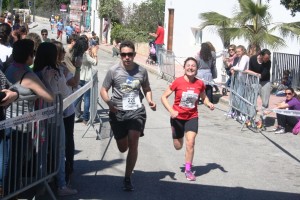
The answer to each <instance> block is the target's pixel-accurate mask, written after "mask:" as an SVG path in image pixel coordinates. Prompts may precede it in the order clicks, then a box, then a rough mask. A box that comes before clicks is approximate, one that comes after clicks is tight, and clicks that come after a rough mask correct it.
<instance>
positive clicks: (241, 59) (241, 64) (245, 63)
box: [229, 45, 249, 121]
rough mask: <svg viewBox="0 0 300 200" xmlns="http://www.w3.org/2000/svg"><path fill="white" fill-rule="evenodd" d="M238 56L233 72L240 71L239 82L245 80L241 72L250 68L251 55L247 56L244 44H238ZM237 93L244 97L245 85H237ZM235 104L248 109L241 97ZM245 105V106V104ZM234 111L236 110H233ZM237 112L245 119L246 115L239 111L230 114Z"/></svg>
mask: <svg viewBox="0 0 300 200" xmlns="http://www.w3.org/2000/svg"><path fill="white" fill-rule="evenodd" d="M236 56H237V58H238V61H237V63H236V65H234V66H233V67H231V69H230V70H231V74H234V73H235V71H238V72H237V73H239V74H238V76H236V78H237V79H238V80H239V81H237V83H243V82H244V77H245V76H244V75H243V74H242V73H241V72H243V71H246V70H248V68H249V56H247V52H246V48H245V47H244V46H243V45H238V46H237V47H236ZM236 87H237V93H238V94H239V95H240V96H241V97H244V96H245V95H244V90H245V89H244V85H237V86H236ZM233 104H235V105H234V106H238V105H237V104H239V107H240V108H241V110H243V109H246V107H245V104H244V102H243V101H240V100H239V99H236V100H235V101H234V102H233ZM243 105H244V106H243ZM232 112H234V110H233V111H232ZM235 114H237V116H235V117H238V119H239V120H241V121H244V120H245V118H244V117H245V116H243V115H240V113H239V112H237V111H236V112H234V113H229V115H231V116H232V117H233V116H234V115H235Z"/></svg>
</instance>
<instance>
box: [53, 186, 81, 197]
mask: <svg viewBox="0 0 300 200" xmlns="http://www.w3.org/2000/svg"><path fill="white" fill-rule="evenodd" d="M77 193H78V191H77V190H76V189H72V188H70V187H67V186H64V187H62V188H58V190H57V195H58V196H69V195H74V194H77Z"/></svg>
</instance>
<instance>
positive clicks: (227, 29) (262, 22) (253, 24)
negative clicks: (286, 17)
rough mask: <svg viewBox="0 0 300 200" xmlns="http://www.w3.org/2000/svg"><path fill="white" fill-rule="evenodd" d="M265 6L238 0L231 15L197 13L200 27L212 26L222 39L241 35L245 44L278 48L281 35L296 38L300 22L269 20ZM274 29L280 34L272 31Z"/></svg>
mask: <svg viewBox="0 0 300 200" xmlns="http://www.w3.org/2000/svg"><path fill="white" fill-rule="evenodd" d="M268 10H269V7H268V5H266V4H265V5H263V4H260V3H254V2H253V1H252V0H239V10H237V11H236V12H234V16H233V17H232V18H229V17H226V16H224V15H221V14H219V13H217V12H206V13H201V14H200V15H199V17H200V19H202V20H203V23H202V24H201V28H202V29H203V28H205V27H208V26H215V27H216V28H217V32H218V34H219V35H220V37H221V38H223V40H225V41H226V40H227V41H228V40H229V41H230V40H233V39H240V38H243V39H245V40H246V41H248V43H249V44H254V45H258V46H264V47H270V48H273V49H278V48H279V47H282V46H286V43H285V40H284V38H286V37H291V38H297V39H299V36H300V22H293V23H271V14H270V13H269V12H268ZM276 30H278V31H279V33H280V35H281V37H278V36H276V35H274V34H273V32H274V31H276Z"/></svg>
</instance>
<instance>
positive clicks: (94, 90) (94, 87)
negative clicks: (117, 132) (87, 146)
mask: <svg viewBox="0 0 300 200" xmlns="http://www.w3.org/2000/svg"><path fill="white" fill-rule="evenodd" d="M88 90H91V92H90V110H89V111H90V119H89V121H88V123H87V124H88V127H87V129H86V130H85V132H84V134H83V136H82V137H84V136H85V134H86V133H87V131H88V130H89V129H90V127H93V128H94V129H95V131H96V134H97V136H96V139H97V140H99V139H101V136H100V130H101V127H102V120H101V117H100V116H99V114H98V109H97V108H98V105H99V106H100V107H101V108H102V109H103V107H102V106H101V105H100V103H99V101H98V99H99V98H98V96H99V93H98V92H99V91H98V71H97V70H93V73H92V79H91V80H90V81H89V82H87V83H86V84H85V85H84V86H82V87H81V88H80V89H79V90H77V91H76V92H75V93H73V94H71V95H70V96H68V97H67V98H65V99H64V100H63V109H66V108H67V107H68V106H69V105H71V104H72V103H74V101H75V100H76V99H78V98H79V97H81V96H82V95H83V94H84V93H85V92H87V91H88ZM96 118H97V119H98V120H99V122H100V127H99V130H97V129H96V128H95V120H96Z"/></svg>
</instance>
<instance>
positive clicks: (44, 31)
mask: <svg viewBox="0 0 300 200" xmlns="http://www.w3.org/2000/svg"><path fill="white" fill-rule="evenodd" d="M41 36H42V42H50V39H49V38H48V31H47V29H42V30H41Z"/></svg>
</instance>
